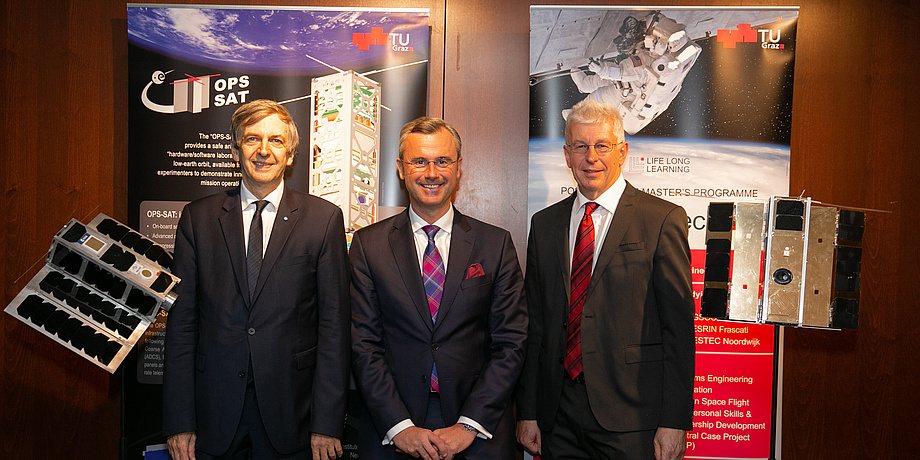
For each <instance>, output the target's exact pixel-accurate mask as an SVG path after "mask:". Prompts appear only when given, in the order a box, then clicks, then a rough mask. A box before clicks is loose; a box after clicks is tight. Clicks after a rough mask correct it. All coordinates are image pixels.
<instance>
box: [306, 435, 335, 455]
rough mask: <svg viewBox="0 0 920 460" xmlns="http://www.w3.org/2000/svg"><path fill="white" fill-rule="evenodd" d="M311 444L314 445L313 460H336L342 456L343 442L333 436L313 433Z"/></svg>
mask: <svg viewBox="0 0 920 460" xmlns="http://www.w3.org/2000/svg"><path fill="white" fill-rule="evenodd" d="M310 446H311V447H313V460H334V459H336V458H339V457H341V456H342V442H341V441H339V439H338V438H333V437H332V436H326V435H324V434H319V433H313V434H312V435H310Z"/></svg>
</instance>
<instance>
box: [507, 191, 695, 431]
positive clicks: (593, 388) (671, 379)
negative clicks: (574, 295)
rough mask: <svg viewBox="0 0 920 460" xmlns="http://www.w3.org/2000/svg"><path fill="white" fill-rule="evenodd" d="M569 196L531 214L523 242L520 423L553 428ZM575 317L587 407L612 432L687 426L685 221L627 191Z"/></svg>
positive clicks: (669, 207) (690, 339)
mask: <svg viewBox="0 0 920 460" xmlns="http://www.w3.org/2000/svg"><path fill="white" fill-rule="evenodd" d="M574 201H575V195H574V194H573V195H572V196H570V197H568V198H566V199H564V200H562V201H560V202H558V203H556V204H554V205H552V206H550V207H548V208H546V209H544V210H542V211H540V212H538V213H536V214H534V216H533V220H532V222H531V229H530V237H529V241H528V244H527V281H526V285H527V302H528V308H529V310H530V329H529V336H528V339H527V342H528V344H527V363H526V364H525V367H524V373H523V376H522V378H521V384H520V387H519V390H518V394H517V396H518V419H520V420H534V419H536V420H537V422H538V424H539V426H540V429H541V430H543V431H549V430H551V429H552V427H553V420H554V417H555V416H556V410H557V409H558V407H559V397H560V394H561V391H562V383H563V381H562V379H563V356H564V355H565V342H566V320H567V316H568V311H569V291H570V289H569V284H570V281H571V280H570V274H569V273H570V270H571V265H572V258H571V255H570V254H569V242H568V241H569V228H568V227H569V219H570V216H571V212H572V205H573V203H574ZM597 257H598V259H597V264H596V266H595V269H594V272H593V274H592V276H591V283H590V285H589V286H588V292H587V297H586V298H585V303H584V307H583V312H582V322H581V337H582V345H581V346H582V362H583V365H584V376H585V382H586V386H587V391H588V401H589V403H590V405H591V408H592V411H593V412H594V415H595V417H596V418H597V420H598V421H599V422H600V424H601V426H603V427H604V428H605V429H607V430H609V431H636V430H651V429H656V428H657V427H659V426H663V427H669V428H683V429H690V428H691V418H692V415H693V378H694V331H693V313H694V305H693V296H692V291H691V285H690V248H689V245H688V242H687V214H686V213H685V212H684V210H683V208H681V207H680V206H677V205H675V204H673V203H670V202H667V201H664V200H662V199H659V198H656V197H653V196H651V195H648V194H646V193H644V192H641V191H639V190H636V188H635V187H633V186H632V185H630V184H629V183H627V184H626V190H625V192H624V193H623V197H622V198H621V199H620V203H619V205H618V206H617V209H616V212H615V213H614V217H613V221H612V222H611V224H610V228H609V230H608V231H607V236H606V237H605V239H604V242H603V247H602V248H601V249H600V253H599V255H598V256H597Z"/></svg>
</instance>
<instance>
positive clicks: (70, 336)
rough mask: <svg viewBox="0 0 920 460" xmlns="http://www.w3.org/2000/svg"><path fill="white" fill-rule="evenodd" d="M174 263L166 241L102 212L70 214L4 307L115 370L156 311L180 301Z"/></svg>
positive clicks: (51, 336) (66, 345)
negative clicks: (82, 218)
mask: <svg viewBox="0 0 920 460" xmlns="http://www.w3.org/2000/svg"><path fill="white" fill-rule="evenodd" d="M171 263H172V255H171V254H170V253H169V252H168V251H166V250H165V249H164V248H163V247H162V246H159V245H157V244H156V243H154V242H153V241H151V240H149V239H147V238H144V237H143V236H141V235H140V234H139V233H137V232H135V231H133V230H131V229H129V228H128V227H126V226H124V225H122V224H120V223H118V222H116V221H115V220H113V219H112V218H110V217H108V216H106V215H105V214H99V215H98V216H96V218H95V219H93V220H92V222H90V224H89V225H83V224H82V223H80V222H79V221H77V220H76V219H71V221H70V222H69V223H68V224H67V225H65V226H64V228H63V229H61V231H59V232H58V233H57V234H56V235H55V236H54V239H53V240H52V243H51V248H50V249H49V251H48V256H47V258H46V264H45V266H44V267H42V269H41V270H40V271H39V272H38V274H37V275H35V277H33V278H32V280H31V281H29V283H28V284H27V285H26V287H25V288H24V289H23V290H22V291H21V292H20V293H19V294H18V295H17V296H16V297H15V298H14V299H13V301H12V302H11V303H10V304H9V305H8V306H7V307H6V312H7V313H9V314H10V315H13V316H14V317H16V318H17V319H19V320H20V321H22V322H24V323H26V324H28V325H29V326H31V327H32V328H33V329H35V330H37V331H39V332H41V333H42V334H45V335H46V336H48V337H50V338H52V339H54V340H55V341H56V342H58V343H60V344H61V345H63V346H64V347H66V348H68V349H69V350H71V351H73V352H75V353H77V354H79V355H80V356H82V357H84V358H86V359H88V360H90V361H92V362H93V363H94V364H96V365H97V366H99V367H102V368H103V369H105V370H107V371H109V372H115V370H116V369H117V368H118V366H119V365H121V362H122V361H123V360H124V359H125V356H127V354H128V352H129V351H131V348H132V347H134V345H135V344H136V343H137V341H138V339H140V338H141V336H143V334H144V331H146V330H147V327H148V326H150V323H152V322H154V321H156V318H157V314H158V313H159V311H160V310H161V309H162V310H169V309H170V308H171V307H172V304H173V302H174V301H175V300H176V295H175V293H174V292H173V289H174V288H175V287H176V285H177V284H178V283H179V278H177V277H176V276H174V275H172V274H170V273H169V266H170V264H171Z"/></svg>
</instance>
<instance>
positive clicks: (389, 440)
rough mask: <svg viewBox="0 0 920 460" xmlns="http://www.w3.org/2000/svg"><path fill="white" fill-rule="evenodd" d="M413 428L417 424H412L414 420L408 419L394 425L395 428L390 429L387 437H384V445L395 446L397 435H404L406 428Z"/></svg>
mask: <svg viewBox="0 0 920 460" xmlns="http://www.w3.org/2000/svg"><path fill="white" fill-rule="evenodd" d="M413 426H415V424H414V423H412V420H411V419H408V418H407V419H405V420H403V421H401V422H399V423H397V424H396V425H393V428H390V429H389V430H388V431H387V434H386V436H384V437H383V443H382V444H383V445H384V446H387V445H390V444H393V438H395V437H396V435H398V434H399V433H402V431H403V430H405V429H406V428H409V427H413Z"/></svg>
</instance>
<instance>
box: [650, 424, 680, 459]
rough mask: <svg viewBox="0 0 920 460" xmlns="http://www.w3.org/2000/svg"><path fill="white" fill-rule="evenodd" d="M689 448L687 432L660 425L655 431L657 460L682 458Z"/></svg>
mask: <svg viewBox="0 0 920 460" xmlns="http://www.w3.org/2000/svg"><path fill="white" fill-rule="evenodd" d="M686 449H687V432H686V431H684V430H678V429H676V428H665V427H663V426H660V427H658V431H656V432H655V460H680V459H682V458H684V450H686Z"/></svg>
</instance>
